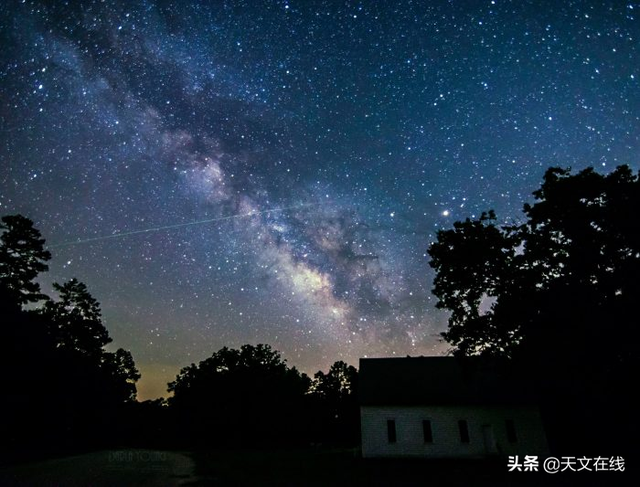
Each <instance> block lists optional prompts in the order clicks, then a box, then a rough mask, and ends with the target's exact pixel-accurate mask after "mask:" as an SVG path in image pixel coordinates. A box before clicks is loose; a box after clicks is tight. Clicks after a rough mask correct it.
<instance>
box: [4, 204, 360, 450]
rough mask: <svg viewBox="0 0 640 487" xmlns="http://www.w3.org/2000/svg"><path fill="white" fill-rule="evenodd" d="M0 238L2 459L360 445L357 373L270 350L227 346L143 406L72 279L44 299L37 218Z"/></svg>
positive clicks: (130, 363) (44, 257) (90, 303)
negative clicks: (111, 451)
mask: <svg viewBox="0 0 640 487" xmlns="http://www.w3.org/2000/svg"><path fill="white" fill-rule="evenodd" d="M0 230H1V231H2V234H1V235H0V316H1V317H2V325H1V326H0V343H1V345H2V353H1V354H0V367H1V370H2V371H3V372H4V376H5V381H4V384H3V387H2V393H1V394H2V397H1V398H0V400H1V402H2V409H3V410H4V412H5V416H4V421H1V422H0V437H1V438H2V439H3V442H2V446H3V449H4V450H5V456H4V460H5V461H6V460H8V459H9V460H10V459H11V458H12V457H14V456H16V455H18V456H20V455H22V456H25V455H27V456H29V455H33V454H35V453H36V452H38V451H42V452H44V453H45V454H46V452H51V451H69V450H81V449H86V448H104V447H115V446H146V447H177V446H179V447H185V448H197V447H203V448H226V447H229V446H239V447H242V446H250V447H270V446H286V445H298V444H312V443H316V444H342V445H356V444H357V443H358V441H359V409H358V403H357V396H356V384H357V371H356V369H355V368H354V367H353V366H349V365H347V364H346V363H344V362H336V363H335V364H333V366H332V367H331V368H330V370H329V371H328V373H326V374H325V373H323V372H318V373H316V374H315V375H314V377H313V378H310V377H308V376H307V375H306V374H304V373H301V372H299V371H298V370H297V369H296V368H295V367H289V366H288V365H287V363H286V361H285V360H284V359H283V358H282V357H281V355H280V353H279V352H277V351H275V350H272V349H271V348H270V347H269V346H268V345H257V346H251V345H244V346H243V347H241V348H240V349H239V350H235V349H229V348H226V347H225V348H223V349H221V350H219V351H218V352H216V353H214V354H213V355H212V356H211V357H210V358H208V359H206V360H203V361H202V362H200V363H199V364H198V365H196V364H192V365H190V366H188V367H185V368H184V369H182V370H181V371H180V373H179V374H178V376H177V377H176V379H175V380H174V381H173V382H171V383H170V384H168V390H169V392H172V393H173V394H172V396H171V397H170V399H169V400H168V401H165V400H155V401H145V402H142V403H139V402H137V401H136V385H135V384H136V382H137V380H138V379H139V378H140V373H139V372H138V370H137V369H136V366H135V363H134V360H133V357H132V355H131V353H130V352H129V351H127V350H123V349H118V350H116V351H115V352H110V351H107V350H106V348H105V347H106V345H108V344H109V343H110V342H111V341H112V340H111V338H110V337H109V333H108V331H107V329H106V328H105V326H104V323H103V321H102V317H101V311H100V305H99V303H98V302H97V301H96V299H94V298H93V297H92V296H91V294H90V293H89V291H88V289H87V287H86V285H85V284H83V283H82V282H79V281H78V280H76V279H71V280H69V281H67V282H64V283H54V284H53V288H54V290H55V291H56V293H57V297H50V296H47V295H45V294H43V293H42V292H41V289H40V285H39V283H38V282H37V278H38V276H39V275H40V274H41V273H43V272H45V271H47V270H48V266H47V262H48V261H49V260H50V258H51V254H50V253H49V252H48V251H47V250H46V249H45V240H44V239H43V238H42V236H41V234H40V232H39V231H38V230H37V229H35V228H34V227H33V222H31V221H30V220H29V219H28V218H25V217H23V216H20V215H10V216H5V217H3V218H2V220H1V224H0Z"/></svg>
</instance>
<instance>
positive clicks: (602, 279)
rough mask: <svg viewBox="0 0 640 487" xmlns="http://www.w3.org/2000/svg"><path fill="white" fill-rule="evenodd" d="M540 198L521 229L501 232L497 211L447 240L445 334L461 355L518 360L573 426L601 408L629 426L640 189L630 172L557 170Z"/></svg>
mask: <svg viewBox="0 0 640 487" xmlns="http://www.w3.org/2000/svg"><path fill="white" fill-rule="evenodd" d="M534 196H535V198H536V200H537V201H536V203H535V204H533V205H529V204H527V205H525V207H524V213H525V216H526V218H527V219H526V222H525V223H524V224H522V225H518V226H503V227H500V226H498V225H497V223H496V219H495V215H494V214H493V213H489V214H483V215H482V216H481V218H480V219H478V220H475V221H472V220H469V219H467V220H465V221H464V222H456V223H455V224H454V228H453V229H452V230H442V231H439V232H438V235H437V241H436V242H435V243H433V244H432V245H431V246H430V248H429V254H430V255H431V257H432V260H431V265H432V267H433V268H434V269H435V270H436V272H437V275H436V279H435V283H434V284H435V287H434V290H433V292H434V294H435V295H436V296H437V297H438V300H439V301H438V304H437V306H438V307H440V308H444V309H447V310H449V311H451V316H450V319H449V328H448V330H447V331H446V332H445V333H443V337H444V338H445V339H446V340H447V341H448V342H449V343H451V344H452V345H453V346H454V352H455V353H457V354H459V355H485V356H491V357H499V358H502V359H506V360H508V361H509V364H510V367H515V369H514V370H517V371H518V373H520V374H521V377H522V378H524V379H525V380H528V381H531V383H532V384H537V385H538V386H539V388H540V390H542V391H545V397H547V399H548V400H549V402H550V403H551V402H554V403H555V405H554V408H555V410H560V409H563V408H565V409H566V410H565V416H564V419H563V421H564V422H565V423H568V422H569V419H568V418H569V417H570V416H573V417H574V419H575V418H578V417H580V421H577V420H576V423H578V422H583V424H584V421H589V420H595V418H596V415H597V414H602V413H603V411H608V412H609V413H611V414H612V415H614V416H615V417H616V418H618V419H619V420H620V421H622V418H627V419H628V418H630V415H629V411H628V410H627V407H628V406H627V405H626V404H629V403H630V401H628V399H629V397H628V396H629V392H628V391H629V384H630V383H631V381H633V377H632V371H635V370H638V368H639V367H638V366H639V365H640V360H639V354H638V352H637V341H638V338H639V336H638V327H637V326H636V323H637V308H636V304H635V300H636V299H637V296H640V280H639V279H638V277H640V218H638V210H640V180H639V178H638V176H634V175H633V174H632V172H631V170H630V169H629V168H628V167H627V166H620V167H618V168H617V169H616V170H615V171H613V172H612V173H610V174H608V175H601V174H598V173H596V172H595V171H593V170H592V169H586V170H584V171H581V172H579V173H577V174H575V175H572V174H571V173H570V171H568V170H564V169H559V168H551V169H549V170H547V172H546V174H545V176H544V181H543V183H542V185H541V187H540V189H538V190H537V191H535V192H534ZM560 398H562V399H561V401H559V399H560ZM559 402H562V403H563V404H562V405H561V404H558V403H559ZM598 408H600V411H599V413H597V412H596V411H597V410H598ZM577 411H580V413H577ZM619 426H621V425H619ZM576 429H577V428H576ZM583 430H584V428H583ZM615 434H617V432H616V433H615ZM615 434H614V438H615ZM589 435H590V436H591V439H592V440H593V438H594V436H597V435H593V432H591V431H590V432H589ZM589 435H588V436H589Z"/></svg>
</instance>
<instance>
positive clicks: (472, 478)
mask: <svg viewBox="0 0 640 487" xmlns="http://www.w3.org/2000/svg"><path fill="white" fill-rule="evenodd" d="M629 460H630V459H629ZM631 467H632V465H629V464H628V465H627V471H626V472H623V473H621V472H579V473H578V472H563V473H557V474H555V475H551V474H548V473H544V472H542V471H540V472H508V468H507V461H506V460H496V461H492V462H486V461H475V460H466V461H448V460H363V459H361V458H359V457H358V455H357V452H355V451H353V450H319V449H302V450H279V451H258V450H224V451H222V450H220V451H207V452H173V451H157V450H110V451H100V452H92V453H87V454H83V455H75V456H71V457H66V458H57V459H51V460H45V461H39V462H34V463H23V464H20V465H15V466H10V467H3V468H1V469H0V485H2V486H4V485H10V486H59V485H62V486H98V487H100V486H123V485H140V486H156V485H158V486H168V487H170V486H177V485H186V486H205V485H213V486H253V485H258V486H260V485H274V486H275V485H281V486H350V487H351V486H445V487H446V486H475V485H478V486H518V485H524V486H535V485H544V486H566V485H568V486H571V485H590V486H591V485H593V486H596V485H597V486H601V485H606V486H634V487H635V486H637V485H640V483H636V482H634V481H633V480H634V479H632V475H633V470H634V469H632V468H631Z"/></svg>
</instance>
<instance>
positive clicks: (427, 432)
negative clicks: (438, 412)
mask: <svg viewBox="0 0 640 487" xmlns="http://www.w3.org/2000/svg"><path fill="white" fill-rule="evenodd" d="M422 436H423V437H424V442H425V443H433V432H432V431H431V421H429V420H428V419H425V420H423V421H422Z"/></svg>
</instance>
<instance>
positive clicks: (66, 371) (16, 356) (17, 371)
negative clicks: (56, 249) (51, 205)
mask: <svg viewBox="0 0 640 487" xmlns="http://www.w3.org/2000/svg"><path fill="white" fill-rule="evenodd" d="M0 228H1V229H2V231H3V233H2V235H1V236H0V294H1V300H2V307H1V309H0V311H1V312H2V326H0V343H2V345H3V353H2V354H0V369H1V370H2V371H3V372H4V374H5V381H4V382H3V386H2V394H3V396H2V397H3V401H2V404H3V409H4V411H5V412H6V413H7V416H6V417H7V418H10V420H9V421H3V422H0V437H2V438H3V440H4V441H3V449H4V448H7V449H8V450H9V453H8V454H9V455H13V454H15V452H17V451H19V450H20V449H21V448H22V449H25V450H26V451H28V450H29V449H33V448H34V445H37V447H38V448H47V447H49V446H55V447H56V448H57V449H60V448H64V447H65V446H66V447H78V446H81V445H88V444H90V443H91V444H100V443H104V442H105V441H108V440H109V439H110V438H112V439H115V438H116V437H117V436H118V434H119V433H121V432H122V431H123V428H122V425H124V422H123V419H124V417H123V415H124V414H125V406H127V405H129V404H130V403H132V402H133V401H134V400H135V396H136V387H135V382H136V381H137V380H138V379H139V378H140V374H139V372H138V371H137V369H136V367H135V363H134V361H133V358H132V356H131V354H130V353H129V352H128V351H126V350H123V349H118V350H117V351H115V352H108V351H106V350H105V349H104V347H105V345H107V344H108V343H110V342H111V339H110V338H109V333H108V331H107V329H106V328H105V326H104V324H103V322H102V317H101V312H100V305H99V303H98V302H97V301H96V300H95V299H94V298H93V297H92V296H91V294H90V293H89V291H88V290H87V287H86V286H85V285H84V284H83V283H81V282H79V281H77V280H76V279H72V280H70V281H68V282H66V283H64V284H54V289H55V290H56V291H57V292H58V295H59V297H58V300H55V301H54V300H52V299H50V298H49V297H47V296H45V295H44V294H42V293H41V292H40V286H39V284H38V282H37V281H36V279H37V277H38V276H39V273H41V272H43V271H46V270H47V265H46V263H45V262H46V261H47V260H49V259H50V257H51V255H50V254H49V252H47V251H46V250H44V243H45V241H44V239H43V238H41V236H40V232H39V231H38V230H36V229H34V228H33V223H32V222H31V220H29V219H27V218H25V217H23V216H20V215H10V216H5V217H3V218H2V226H1V227H0ZM38 301H41V303H40V307H35V306H34V305H36V304H38V303H37V302H38ZM27 304H32V306H25V305H27ZM23 307H24V308H23Z"/></svg>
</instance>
